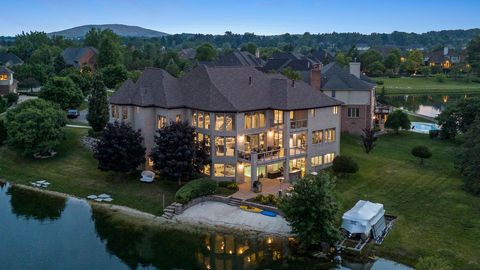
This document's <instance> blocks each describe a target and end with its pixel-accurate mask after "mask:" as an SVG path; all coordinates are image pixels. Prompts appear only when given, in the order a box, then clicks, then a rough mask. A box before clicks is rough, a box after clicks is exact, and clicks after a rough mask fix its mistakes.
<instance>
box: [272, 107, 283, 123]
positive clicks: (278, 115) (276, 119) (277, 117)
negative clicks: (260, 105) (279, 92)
mask: <svg viewBox="0 0 480 270" xmlns="http://www.w3.org/2000/svg"><path fill="white" fill-rule="evenodd" d="M273 123H274V124H275V125H281V124H283V111H279V110H274V111H273Z"/></svg>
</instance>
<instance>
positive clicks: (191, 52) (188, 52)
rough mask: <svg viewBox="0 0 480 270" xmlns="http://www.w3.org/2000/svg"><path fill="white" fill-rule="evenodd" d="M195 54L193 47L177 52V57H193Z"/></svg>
mask: <svg viewBox="0 0 480 270" xmlns="http://www.w3.org/2000/svg"><path fill="white" fill-rule="evenodd" d="M195 56H197V50H196V49H194V48H187V49H182V50H181V51H180V52H179V53H178V57H180V58H183V59H194V58H195Z"/></svg>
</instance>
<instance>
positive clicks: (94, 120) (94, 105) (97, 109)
mask: <svg viewBox="0 0 480 270" xmlns="http://www.w3.org/2000/svg"><path fill="white" fill-rule="evenodd" d="M108 119H109V111H108V96H107V89H106V88H105V85H104V84H103V81H102V78H101V77H100V76H98V75H97V76H95V77H94V78H93V85H92V95H91V96H90V99H89V100H88V114H87V120H88V123H90V126H92V129H93V130H94V131H97V132H98V131H101V130H103V128H104V127H105V125H106V124H107V123H108Z"/></svg>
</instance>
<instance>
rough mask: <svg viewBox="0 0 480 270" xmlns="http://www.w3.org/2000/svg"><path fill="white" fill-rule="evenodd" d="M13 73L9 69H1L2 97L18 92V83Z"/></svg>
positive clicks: (0, 94)
mask: <svg viewBox="0 0 480 270" xmlns="http://www.w3.org/2000/svg"><path fill="white" fill-rule="evenodd" d="M13 73H14V72H13V71H11V70H10V69H9V68H8V67H5V66H3V67H0V96H3V95H6V94H8V93H16V92H17V85H18V82H17V80H15V79H14V78H13Z"/></svg>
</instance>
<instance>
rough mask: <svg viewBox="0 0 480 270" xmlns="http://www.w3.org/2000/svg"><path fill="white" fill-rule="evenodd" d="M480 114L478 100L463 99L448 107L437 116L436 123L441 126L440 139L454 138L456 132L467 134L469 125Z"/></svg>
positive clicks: (476, 98) (479, 99)
mask: <svg viewBox="0 0 480 270" xmlns="http://www.w3.org/2000/svg"><path fill="white" fill-rule="evenodd" d="M478 114H480V98H478V97H475V98H465V99H461V100H459V101H458V102H456V103H454V104H451V105H448V106H447V107H446V108H445V110H443V111H442V112H441V113H440V114H439V115H438V116H437V121H438V124H439V125H440V126H441V133H440V135H441V137H442V138H444V139H450V138H455V136H456V135H457V133H458V132H462V133H465V132H467V130H468V128H469V127H470V125H471V124H472V123H473V121H475V118H476V117H477V115H478Z"/></svg>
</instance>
